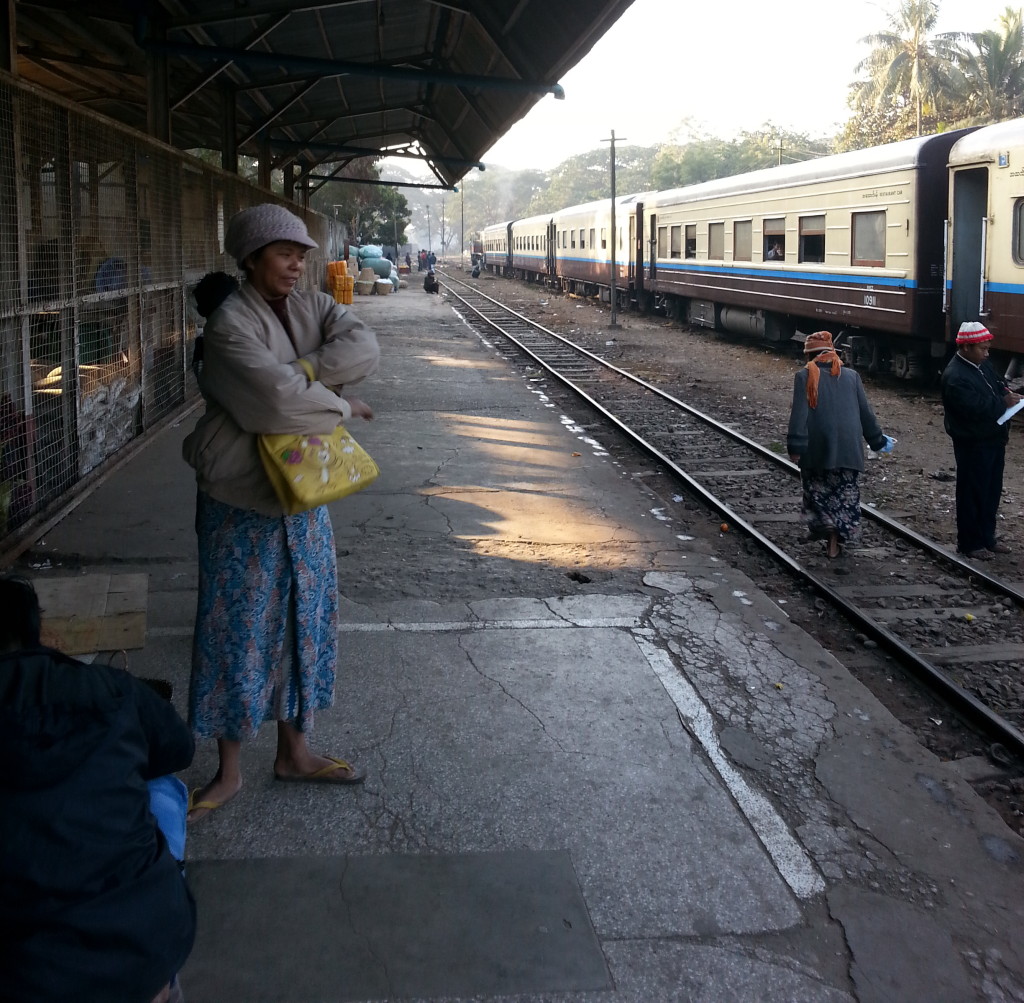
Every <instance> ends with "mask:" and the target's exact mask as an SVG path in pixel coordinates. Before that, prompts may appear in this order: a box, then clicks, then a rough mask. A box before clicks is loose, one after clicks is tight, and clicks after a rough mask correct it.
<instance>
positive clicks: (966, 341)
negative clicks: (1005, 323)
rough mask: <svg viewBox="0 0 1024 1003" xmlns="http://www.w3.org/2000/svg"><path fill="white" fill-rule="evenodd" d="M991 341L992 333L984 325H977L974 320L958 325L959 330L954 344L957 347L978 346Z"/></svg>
mask: <svg viewBox="0 0 1024 1003" xmlns="http://www.w3.org/2000/svg"><path fill="white" fill-rule="evenodd" d="M991 340H992V332H991V331H990V330H989V329H988V328H987V327H985V325H984V324H979V323H978V322H977V321H976V320H965V321H964V322H963V323H962V324H961V325H960V330H959V331H957V333H956V343H957V344H958V345H978V344H980V343H981V342H983V341H991Z"/></svg>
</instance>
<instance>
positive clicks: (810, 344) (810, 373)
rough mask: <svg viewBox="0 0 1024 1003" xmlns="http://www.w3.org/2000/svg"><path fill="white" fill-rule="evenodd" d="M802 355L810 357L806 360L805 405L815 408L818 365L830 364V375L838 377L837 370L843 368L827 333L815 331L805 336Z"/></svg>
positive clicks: (816, 403)
mask: <svg viewBox="0 0 1024 1003" xmlns="http://www.w3.org/2000/svg"><path fill="white" fill-rule="evenodd" d="M811 353H813V354H811ZM804 355H810V356H811V357H810V358H809V359H808V360H807V404H808V406H809V407H817V406H818V377H819V375H820V372H819V370H818V363H819V362H831V363H832V369H831V373H832V375H833V376H838V375H839V370H840V369H842V368H843V362H842V359H840V358H839V356H838V355H837V354H836V350H835V348H834V347H833V345H832V335H831V334H829V332H828V331H815V332H814V334H809V335H807V340H806V341H805V342H804Z"/></svg>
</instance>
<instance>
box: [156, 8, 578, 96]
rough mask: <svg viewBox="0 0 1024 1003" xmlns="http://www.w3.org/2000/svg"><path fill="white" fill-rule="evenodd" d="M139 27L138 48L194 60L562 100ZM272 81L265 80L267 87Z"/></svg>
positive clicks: (495, 81)
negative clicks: (180, 38) (194, 40)
mask: <svg viewBox="0 0 1024 1003" xmlns="http://www.w3.org/2000/svg"><path fill="white" fill-rule="evenodd" d="M147 34H148V31H146V30H145V29H144V28H142V26H141V25H140V30H139V31H138V32H137V37H138V40H139V45H140V46H141V47H142V48H143V49H145V50H146V51H147V52H152V53H163V54H165V55H175V56H190V57H192V58H196V59H210V60H218V61H220V60H226V61H229V62H235V63H239V64H241V65H243V66H266V67H273V68H274V69H280V68H281V67H282V66H284V67H288V68H289V69H292V70H294V71H296V72H304V73H315V74H318V75H319V76H320V77H321V78H322V77H323V76H360V77H370V78H372V79H385V80H407V81H412V82H414V83H434V84H441V85H444V86H449V87H479V88H481V89H487V90H506V91H518V92H521V93H524V94H554V96H555V97H556V98H564V97H565V91H564V90H563V89H562V85H561V84H544V83H535V82H533V81H529V80H516V79H514V78H512V77H485V76H479V75H477V74H472V73H448V72H446V71H444V70H428V69H416V68H413V67H405V66H379V65H376V66H375V65H369V64H366V63H353V62H350V61H348V60H342V59H317V58H315V57H312V56H299V55H294V54H288V53H283V52H251V51H246V50H244V49H235V48H231V47H228V46H221V45H195V44H190V43H187V42H172V41H169V40H165V39H154V38H147V37H146V35H147ZM273 82H274V81H267V85H269V84H270V83H273Z"/></svg>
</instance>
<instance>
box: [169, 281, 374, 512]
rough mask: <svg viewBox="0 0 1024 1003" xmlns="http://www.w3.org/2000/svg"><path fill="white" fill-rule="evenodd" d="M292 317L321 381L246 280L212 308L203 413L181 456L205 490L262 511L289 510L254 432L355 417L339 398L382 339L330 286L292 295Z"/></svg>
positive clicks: (326, 425) (364, 371)
mask: <svg viewBox="0 0 1024 1003" xmlns="http://www.w3.org/2000/svg"><path fill="white" fill-rule="evenodd" d="M287 302H288V317H289V320H290V321H291V328H292V333H293V335H294V336H295V342H296V344H297V346H298V348H299V351H300V353H301V357H302V358H303V359H305V360H307V361H308V362H309V363H310V364H311V365H312V367H313V371H314V372H315V373H316V376H317V379H316V381H315V382H313V383H310V382H309V380H308V379H307V377H306V374H305V373H304V372H303V369H302V367H301V366H300V365H299V364H298V363H297V362H296V361H295V359H296V355H295V350H294V348H292V343H291V341H290V340H289V338H288V335H287V333H286V332H285V330H284V328H283V327H282V325H281V322H280V321H279V320H278V319H277V316H276V315H275V314H274V311H273V310H271V308H270V307H269V306H268V305H267V303H266V301H265V300H264V299H263V297H262V296H260V295H259V293H257V292H256V291H255V290H253V289H252V288H251V287H250V286H248V285H247V284H243V286H242V288H241V289H240V290H239V291H238V292H236V293H232V294H231V295H230V296H229V297H228V298H227V299H226V300H225V301H224V302H223V303H222V304H221V305H220V307H218V308H217V310H215V311H214V312H213V314H212V315H211V316H210V317H209V319H208V320H207V322H206V328H205V330H204V332H203V335H204V337H203V340H204V346H203V369H202V377H201V379H200V384H199V385H200V389H201V390H202V392H203V396H204V397H205V398H206V413H205V414H204V415H203V416H202V417H201V418H200V419H199V422H198V423H197V424H196V427H195V430H194V431H193V432H192V433H191V434H190V435H189V436H188V437H187V438H186V439H185V442H184V446H183V448H182V454H183V455H184V457H185V460H186V462H187V463H188V464H189V465H190V466H192V467H194V468H195V471H196V481H197V482H198V485H199V490H200V491H204V492H206V493H207V494H209V495H210V496H211V497H212V498H216V499H217V500H218V501H221V502H225V503H226V504H228V505H233V506H235V507H236V508H245V509H254V510H255V511H257V512H260V513H262V514H263V515H281V514H282V509H281V505H280V502H278V500H277V496H276V495H275V494H274V490H273V488H272V487H271V486H270V482H269V481H268V480H267V475H266V473H265V472H264V470H263V465H262V463H261V462H260V457H259V450H258V448H257V440H256V437H257V435H259V434H261V433H264V432H267V433H278V434H283V433H297V434H299V433H310V434H315V433H317V432H321V433H323V432H330V431H332V430H333V429H334V427H335V426H336V425H338V424H339V423H340V422H343V421H345V420H346V419H348V418H351V417H352V412H351V409H350V408H349V406H348V404H347V403H346V402H345V401H344V400H343V399H342V398H341V397H340V396H339V393H340V392H341V388H342V386H351V385H352V384H353V383H358V382H359V381H360V380H362V379H364V378H365V377H367V376H369V375H370V374H371V373H373V372H375V371H376V369H377V362H378V359H379V356H380V349H379V348H378V346H377V338H376V336H375V335H374V333H373V332H372V331H371V330H370V329H369V328H368V327H366V325H365V324H363V322H362V321H361V320H359V319H358V318H357V317H356V316H355V315H354V314H352V313H350V312H349V311H348V310H347V309H346V308H345V307H343V306H340V305H338V304H337V303H335V302H334V300H333V299H332V298H331V297H330V296H328V295H327V294H326V293H320V292H293V293H292V294H291V295H290V296H289V297H288V301H287Z"/></svg>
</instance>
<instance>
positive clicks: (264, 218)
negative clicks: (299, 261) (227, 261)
mask: <svg viewBox="0 0 1024 1003" xmlns="http://www.w3.org/2000/svg"><path fill="white" fill-rule="evenodd" d="M275 240H288V241H291V242H292V243H293V244H301V245H302V246H303V247H319V246H320V245H319V244H317V242H316V241H315V240H313V239H312V238H311V237H310V236H309V233H308V231H307V230H306V224H305V223H304V222H303V221H302V220H301V219H300V218H299V217H298V216H296V215H295V213H293V212H289V211H288V210H287V209H285V207H284V206H283V205H274V204H273V203H272V202H265V203H264V204H263V205H254V206H251V207H250V208H248V209H243V210H242V211H241V212H236V213H235V214H234V216H232V217H231V219H230V220H229V221H228V230H227V233H225V234H224V250H225V251H227V252H228V254H230V255H231V257H233V258H234V259H235V261H237V262H238V267H239V268H244V267H245V265H244V261H245V259H246V258H247V257H249V255H250V254H252V252H253V251H258V250H259V249H260V248H261V247H266V246H267V244H272V243H273V242H274V241H275Z"/></svg>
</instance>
